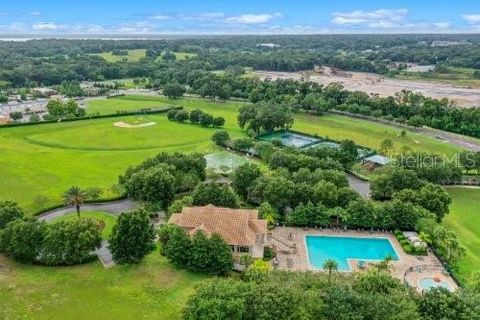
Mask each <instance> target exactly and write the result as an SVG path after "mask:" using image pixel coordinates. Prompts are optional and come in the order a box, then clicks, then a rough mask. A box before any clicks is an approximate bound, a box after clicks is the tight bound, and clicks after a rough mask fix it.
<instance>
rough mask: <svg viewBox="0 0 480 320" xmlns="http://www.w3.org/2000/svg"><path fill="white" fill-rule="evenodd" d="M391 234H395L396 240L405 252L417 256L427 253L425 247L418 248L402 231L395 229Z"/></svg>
mask: <svg viewBox="0 0 480 320" xmlns="http://www.w3.org/2000/svg"><path fill="white" fill-rule="evenodd" d="M393 234H394V235H395V238H397V240H398V242H399V243H400V245H401V246H402V248H403V251H405V253H408V254H413V255H418V256H425V255H427V248H420V247H415V246H414V245H412V244H411V243H410V241H409V240H408V239H407V238H406V237H405V235H404V234H403V232H402V231H400V230H395V231H394V232H393Z"/></svg>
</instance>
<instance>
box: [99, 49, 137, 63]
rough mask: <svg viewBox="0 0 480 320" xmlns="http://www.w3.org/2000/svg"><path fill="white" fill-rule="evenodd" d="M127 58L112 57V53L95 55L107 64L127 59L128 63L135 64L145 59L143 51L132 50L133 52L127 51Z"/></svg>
mask: <svg viewBox="0 0 480 320" xmlns="http://www.w3.org/2000/svg"><path fill="white" fill-rule="evenodd" d="M127 51H128V56H116V55H113V54H112V52H102V53H98V54H95V55H98V56H100V57H102V58H103V59H105V60H107V62H111V63H114V62H119V61H123V60H124V59H127V61H129V62H136V61H138V60H140V59H142V58H145V52H146V50H145V49H134V50H127Z"/></svg>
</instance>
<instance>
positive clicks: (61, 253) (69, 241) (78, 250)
mask: <svg viewBox="0 0 480 320" xmlns="http://www.w3.org/2000/svg"><path fill="white" fill-rule="evenodd" d="M45 230H46V233H45V237H44V238H43V243H42V247H41V250H40V254H39V261H40V262H41V263H43V264H46V265H63V264H66V265H72V264H79V263H83V262H85V261H88V260H91V259H93V258H95V257H96V255H95V254H94V253H93V251H94V250H95V249H96V248H99V247H100V245H101V242H102V233H101V227H100V225H99V224H98V221H95V220H93V219H88V218H81V219H77V220H73V221H65V222H57V223H52V224H49V225H48V226H47V228H46V229H45Z"/></svg>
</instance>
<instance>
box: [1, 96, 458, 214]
mask: <svg viewBox="0 0 480 320" xmlns="http://www.w3.org/2000/svg"><path fill="white" fill-rule="evenodd" d="M169 105H182V106H184V108H185V109H186V110H192V109H194V108H200V109H202V110H204V111H206V112H210V113H212V114H213V115H215V116H223V117H224V118H225V119H226V124H225V129H226V130H228V131H229V132H230V134H231V136H232V137H240V136H245V132H244V131H243V130H241V129H240V128H239V127H238V125H237V113H238V108H239V107H240V106H241V105H243V102H238V101H228V102H213V101H211V100H207V99H194V98H183V99H177V100H170V99H167V98H165V97H160V96H125V97H120V98H116V99H102V100H91V101H89V102H88V104H87V107H88V111H89V112H100V113H115V112H116V111H118V110H125V111H132V110H139V109H142V108H145V107H152V108H154V107H164V106H169ZM137 119H138V117H137V116H126V117H117V118H106V119H94V120H85V121H76V122H65V123H54V124H43V125H37V126H25V127H14V128H0V167H1V168H2V171H1V172H2V179H0V199H2V200H3V199H5V200H6V199H8V200H14V201H17V202H19V203H20V205H22V206H23V207H24V208H25V209H26V211H27V213H29V214H32V213H34V212H36V211H38V210H40V209H42V208H46V207H48V206H52V205H57V204H59V203H61V194H62V193H63V192H64V191H65V190H66V189H67V188H69V187H70V186H72V185H78V186H80V187H83V188H87V187H93V186H96V187H100V188H102V189H103V190H104V194H103V196H104V197H112V196H116V194H115V193H114V190H115V188H112V186H113V185H114V184H115V183H116V182H117V178H118V175H119V174H121V173H122V172H124V170H125V169H126V168H127V167H128V166H130V165H134V164H137V163H139V162H141V161H142V160H144V159H145V158H146V157H149V156H153V155H155V154H157V153H158V152H160V151H180V152H202V153H205V154H207V153H211V152H212V151H214V150H215V148H214V146H213V143H212V142H211V141H210V137H211V135H212V134H213V133H214V132H215V130H216V129H213V128H203V127H201V126H196V125H191V124H179V123H176V122H172V121H168V120H167V118H166V116H165V115H164V114H155V115H148V120H149V121H153V122H156V123H157V124H156V125H154V126H151V127H144V128H134V129H128V128H119V127H115V126H113V123H115V122H118V121H126V122H134V121H136V120H137ZM294 129H295V130H300V131H305V132H308V133H318V134H319V135H323V136H329V137H332V138H335V139H347V138H350V139H354V140H355V141H356V142H357V143H359V144H362V145H365V146H368V147H372V148H378V146H379V145H380V142H381V141H382V140H383V139H385V138H386V137H391V138H392V139H393V140H394V142H395V145H396V146H397V148H398V147H399V146H400V145H402V144H406V145H409V146H410V147H411V148H414V149H417V150H423V151H429V152H435V153H446V154H452V153H454V152H455V151H456V150H459V149H457V148H455V147H451V146H449V145H447V144H444V143H442V142H439V141H437V140H434V139H430V138H426V137H422V136H419V135H414V134H413V133H408V134H407V136H406V137H404V138H402V137H400V130H399V129H396V128H391V127H388V126H384V125H379V124H376V123H373V122H368V121H362V120H356V119H351V118H347V117H343V116H337V115H331V116H330V115H329V116H325V117H317V116H308V115H302V114H298V115H296V120H295V125H294ZM414 140H416V141H418V142H419V143H415V142H413V141H414Z"/></svg>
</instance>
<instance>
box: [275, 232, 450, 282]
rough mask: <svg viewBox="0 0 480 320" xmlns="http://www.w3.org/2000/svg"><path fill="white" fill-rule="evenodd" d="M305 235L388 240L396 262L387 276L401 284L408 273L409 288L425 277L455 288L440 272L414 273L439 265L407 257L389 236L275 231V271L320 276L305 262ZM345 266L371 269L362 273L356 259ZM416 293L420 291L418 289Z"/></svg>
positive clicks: (429, 258)
mask: <svg viewBox="0 0 480 320" xmlns="http://www.w3.org/2000/svg"><path fill="white" fill-rule="evenodd" d="M307 235H324V236H344V237H368V238H387V239H389V240H390V243H391V244H392V246H393V248H394V249H395V251H396V253H397V256H398V260H393V261H392V262H391V268H390V272H391V274H392V276H393V277H395V278H398V279H400V280H401V281H404V277H405V273H406V272H407V271H410V272H408V278H409V279H408V282H409V283H410V284H415V285H418V281H420V279H422V278H425V277H432V278H433V277H439V278H441V279H442V280H444V281H446V282H447V283H448V284H449V285H450V286H451V287H452V288H454V289H456V288H457V285H456V283H455V282H454V281H453V279H452V278H451V277H450V276H448V274H444V273H442V272H441V271H438V270H423V271H422V272H415V270H416V268H417V267H418V266H424V267H425V269H428V268H426V267H427V266H432V265H436V266H437V265H440V261H439V260H438V258H437V257H436V256H435V255H434V254H433V253H431V252H430V251H429V252H428V255H426V256H413V255H409V254H406V253H405V252H404V251H403V248H402V247H401V245H400V243H399V242H398V241H397V239H396V238H395V236H394V235H393V234H392V233H390V232H369V231H355V230H343V229H342V230H336V229H313V228H292V227H277V228H275V229H274V230H272V241H271V242H272V244H273V245H274V246H275V249H276V251H277V261H278V263H279V264H278V269H281V270H292V271H293V270H294V271H315V272H322V271H321V270H316V269H314V268H313V267H312V266H310V264H309V262H308V257H307V249H306V247H305V236H307ZM348 262H349V265H350V269H351V270H352V271H354V272H356V271H363V270H368V269H369V268H374V262H367V263H366V265H365V267H364V268H363V269H361V268H359V267H358V264H357V261H356V260H355V259H349V260H348ZM412 270H413V272H412ZM419 291H421V289H420V290H419Z"/></svg>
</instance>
